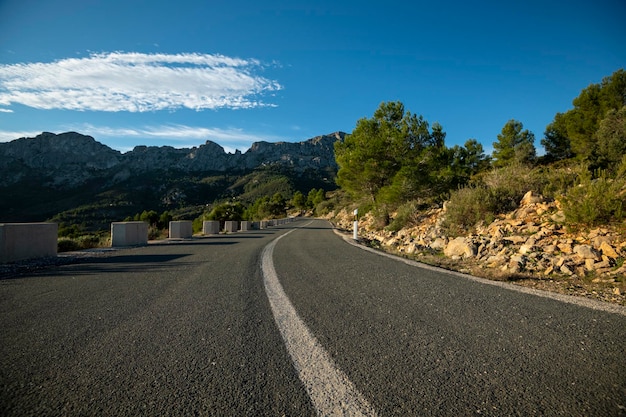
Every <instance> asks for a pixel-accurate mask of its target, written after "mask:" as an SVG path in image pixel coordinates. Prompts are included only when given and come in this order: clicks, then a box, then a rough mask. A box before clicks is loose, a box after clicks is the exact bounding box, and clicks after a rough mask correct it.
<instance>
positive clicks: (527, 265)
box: [333, 192, 626, 305]
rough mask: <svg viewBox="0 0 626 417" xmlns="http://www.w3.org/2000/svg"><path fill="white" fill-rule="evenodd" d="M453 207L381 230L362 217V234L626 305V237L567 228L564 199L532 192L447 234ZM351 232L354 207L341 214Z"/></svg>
mask: <svg viewBox="0 0 626 417" xmlns="http://www.w3.org/2000/svg"><path fill="white" fill-rule="evenodd" d="M445 214H446V208H445V205H444V206H443V207H442V208H436V209H432V210H430V211H429V212H427V213H424V214H423V216H422V218H421V219H420V222H419V224H418V225H415V226H412V227H408V228H404V229H402V230H400V231H398V232H391V231H386V230H377V229H376V228H375V227H374V226H373V224H374V221H373V219H372V218H371V216H369V215H368V216H365V217H364V218H362V219H360V221H359V227H360V229H361V233H360V237H362V238H363V240H364V241H365V242H368V243H369V244H371V245H373V246H378V247H381V248H382V249H384V250H387V251H390V252H393V253H397V254H401V255H404V256H409V257H413V258H417V259H418V260H422V261H425V262H427V263H432V264H438V265H441V266H444V267H447V268H451V269H455V270H460V271H463V272H468V273H471V274H473V275H477V276H483V277H487V278H491V279H498V280H509V281H512V282H515V283H518V284H521V285H526V286H532V287H536V288H542V289H547V290H552V291H558V292H562V293H568V294H578V295H584V296H588V297H593V298H601V299H603V300H605V301H610V302H614V303H619V304H622V305H626V264H625V263H624V260H625V259H626V238H625V236H624V235H623V233H622V232H621V231H620V230H616V229H614V228H608V227H603V228H595V229H588V230H580V231H576V232H573V231H568V230H567V229H566V228H565V227H564V226H563V224H562V221H563V218H564V217H563V212H562V211H561V208H560V205H559V203H558V201H551V202H548V201H546V200H545V199H544V198H543V197H542V196H539V195H534V194H532V193H530V192H529V193H527V194H526V195H525V196H524V198H523V199H522V201H521V202H520V206H519V208H518V209H517V210H515V211H513V212H511V213H509V214H507V215H505V216H501V217H500V218H497V219H496V220H495V221H494V222H493V223H491V224H489V225H487V226H484V227H479V228H477V230H476V231H475V233H474V234H471V235H467V236H456V237H451V236H447V235H446V233H445V231H444V228H442V222H443V220H444V218H445ZM333 221H335V222H336V224H337V225H338V227H340V228H343V229H346V230H351V229H352V221H353V216H352V215H351V213H350V212H349V211H348V210H343V211H342V212H341V213H338V214H337V215H335V217H334V219H333Z"/></svg>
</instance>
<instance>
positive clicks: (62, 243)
mask: <svg viewBox="0 0 626 417" xmlns="http://www.w3.org/2000/svg"><path fill="white" fill-rule="evenodd" d="M107 243H108V241H107V240H106V239H103V237H102V236H100V235H83V236H78V237H74V238H69V237H61V238H59V240H58V241H57V250H58V251H59V252H70V251H76V250H83V249H91V248H99V247H103V246H106V244H107Z"/></svg>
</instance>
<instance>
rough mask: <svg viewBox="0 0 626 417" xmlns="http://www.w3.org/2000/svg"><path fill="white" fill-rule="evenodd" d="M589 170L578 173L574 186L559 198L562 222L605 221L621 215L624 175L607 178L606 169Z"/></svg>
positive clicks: (625, 196)
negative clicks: (593, 172)
mask: <svg viewBox="0 0 626 417" xmlns="http://www.w3.org/2000/svg"><path fill="white" fill-rule="evenodd" d="M596 176H597V178H595V179H594V178H593V176H592V175H591V173H590V172H589V171H584V172H583V173H581V175H580V176H579V183H578V185H577V186H574V187H571V188H570V189H569V190H568V191H567V193H566V194H565V195H564V196H563V197H562V198H561V202H562V203H563V213H564V214H565V221H566V222H567V223H568V224H569V225H578V224H584V225H590V226H596V225H600V224H608V223H611V222H616V221H620V220H622V219H623V218H624V210H625V209H626V177H625V176H618V177H617V178H610V177H609V176H608V175H607V173H606V171H598V172H596Z"/></svg>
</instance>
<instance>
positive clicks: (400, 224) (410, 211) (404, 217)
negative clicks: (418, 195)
mask: <svg viewBox="0 0 626 417" xmlns="http://www.w3.org/2000/svg"><path fill="white" fill-rule="evenodd" d="M423 208H424V204H423V202H420V201H416V200H412V201H407V202H406V203H403V204H402V205H400V207H398V209H397V210H396V215H395V217H394V218H393V220H392V221H391V223H389V226H387V230H390V231H392V232H397V231H398V230H400V229H402V228H404V227H410V226H412V225H415V224H417V223H418V220H419V213H420V210H422V209H423Z"/></svg>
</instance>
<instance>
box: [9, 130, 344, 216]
mask: <svg viewBox="0 0 626 417" xmlns="http://www.w3.org/2000/svg"><path fill="white" fill-rule="evenodd" d="M344 137H345V133H343V132H336V133H332V134H329V135H323V136H317V137H314V138H311V139H309V140H306V141H303V142H297V143H291V142H278V143H269V142H257V143H254V144H253V145H252V146H251V148H250V149H249V150H248V151H247V152H245V153H241V152H239V151H238V152H236V153H234V154H229V153H226V152H225V151H224V149H223V148H222V147H221V146H219V145H218V144H216V143H214V142H211V141H207V142H206V143H205V144H204V145H200V146H198V147H193V148H191V149H176V148H172V147H168V146H163V147H155V146H137V147H135V148H134V149H133V150H132V151H130V152H127V153H124V154H122V153H120V152H119V151H116V150H113V149H111V148H109V147H108V146H106V145H103V144H101V143H99V142H97V141H96V140H95V139H94V138H92V137H91V136H85V135H82V134H80V133H76V132H67V133H62V134H59V135H56V134H53V133H47V132H44V133H42V134H41V135H38V136H36V137H34V138H21V139H16V140H14V141H11V142H7V143H0V195H2V196H3V198H2V199H0V222H9V221H10V222H16V221H44V220H47V219H50V218H51V217H52V216H54V215H57V214H59V213H62V212H66V211H71V212H73V213H76V211H79V212H80V211H81V210H82V211H83V212H84V213H83V214H84V215H83V216H78V217H79V218H80V219H79V220H82V221H83V222H87V223H89V224H87V226H88V227H89V228H91V227H98V226H99V225H103V224H106V223H107V222H110V221H116V220H121V219H122V218H124V217H125V216H127V215H132V214H134V213H137V212H141V211H143V210H159V211H163V210H168V209H169V210H171V209H180V208H183V207H186V206H191V205H206V204H210V203H212V202H213V201H215V200H219V199H224V198H230V199H232V198H238V199H242V200H244V201H246V200H253V199H254V198H258V196H259V195H260V194H263V193H264V192H265V191H267V192H271V191H273V189H274V188H278V189H281V191H282V192H285V193H288V192H293V191H295V190H301V191H303V192H305V191H308V190H309V189H310V188H325V189H333V188H335V184H334V179H335V175H336V172H337V165H336V163H335V157H334V148H333V145H334V143H335V141H337V140H343V138H344ZM85 219H87V220H85Z"/></svg>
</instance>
